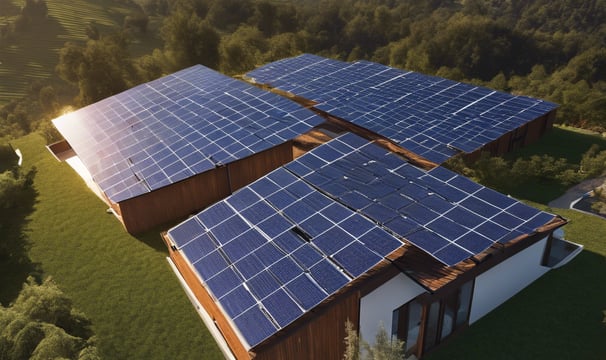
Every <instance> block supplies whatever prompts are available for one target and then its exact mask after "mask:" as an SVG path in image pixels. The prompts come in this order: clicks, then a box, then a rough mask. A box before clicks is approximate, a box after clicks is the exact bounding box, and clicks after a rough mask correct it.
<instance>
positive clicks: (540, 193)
mask: <svg viewBox="0 0 606 360" xmlns="http://www.w3.org/2000/svg"><path fill="white" fill-rule="evenodd" d="M593 144H596V145H598V146H599V147H600V149H601V150H605V149H606V138H604V137H602V136H601V135H598V134H594V133H589V132H582V131H579V130H574V129H572V128H569V127H555V128H553V129H552V130H551V131H550V132H549V133H547V134H545V135H544V136H543V137H542V138H541V139H540V140H539V141H538V142H536V143H535V144H532V145H530V146H527V147H524V148H521V149H519V150H518V151H516V152H513V153H511V154H508V155H507V156H506V159H508V160H512V161H513V160H515V159H516V158H518V157H524V158H528V157H530V156H531V155H543V154H545V155H550V156H552V157H554V158H556V159H559V158H565V159H566V160H567V161H568V163H570V164H579V163H580V162H581V158H582V156H583V154H584V153H585V152H587V150H589V148H591V146H592V145H593ZM567 189H568V186H567V185H563V184H561V183H559V182H555V181H553V182H533V181H527V182H526V184H524V185H523V186H518V187H517V188H515V189H508V190H507V191H503V192H506V193H508V194H510V195H512V196H514V197H516V198H518V199H526V200H530V201H535V202H538V203H542V204H547V203H548V202H549V201H551V200H553V199H556V198H558V197H559V196H561V195H562V194H564V192H566V190H567ZM497 190H498V189H497Z"/></svg>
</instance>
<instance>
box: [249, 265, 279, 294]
mask: <svg viewBox="0 0 606 360" xmlns="http://www.w3.org/2000/svg"><path fill="white" fill-rule="evenodd" d="M246 284H247V285H248V288H249V289H250V291H251V292H252V293H253V294H254V295H255V296H256V297H257V298H258V299H263V298H265V297H266V296H267V295H269V294H271V293H272V292H274V291H276V289H278V288H280V286H281V284H280V282H279V281H278V279H276V277H275V276H274V275H273V274H272V273H270V272H269V271H267V270H263V271H260V272H259V273H258V274H257V275H256V276H254V277H252V278H250V279H249V280H248V281H247V282H246Z"/></svg>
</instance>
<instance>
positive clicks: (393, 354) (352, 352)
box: [343, 320, 405, 360]
mask: <svg viewBox="0 0 606 360" xmlns="http://www.w3.org/2000/svg"><path fill="white" fill-rule="evenodd" d="M345 333H346V335H345V340H344V341H345V353H344V354H343V359H344V360H359V359H364V360H402V359H404V355H405V349H404V342H403V341H402V340H399V339H389V336H388V335H387V331H386V330H385V326H384V325H383V323H380V324H379V329H378V331H377V334H376V336H375V341H374V344H369V343H368V342H366V341H364V339H361V338H360V337H358V334H357V331H356V329H354V327H353V324H352V323H351V322H350V321H349V320H347V321H346V322H345Z"/></svg>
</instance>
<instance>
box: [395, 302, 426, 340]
mask: <svg viewBox="0 0 606 360" xmlns="http://www.w3.org/2000/svg"><path fill="white" fill-rule="evenodd" d="M422 313H423V305H422V304H421V303H420V302H418V301H417V300H412V301H411V302H409V303H407V304H404V305H402V306H401V307H399V308H398V309H396V310H394V311H393V314H392V322H391V324H392V326H391V335H392V338H398V339H400V340H403V341H405V342H406V345H405V346H406V351H411V350H413V349H414V348H415V347H416V345H417V341H418V339H419V331H420V329H421V317H422Z"/></svg>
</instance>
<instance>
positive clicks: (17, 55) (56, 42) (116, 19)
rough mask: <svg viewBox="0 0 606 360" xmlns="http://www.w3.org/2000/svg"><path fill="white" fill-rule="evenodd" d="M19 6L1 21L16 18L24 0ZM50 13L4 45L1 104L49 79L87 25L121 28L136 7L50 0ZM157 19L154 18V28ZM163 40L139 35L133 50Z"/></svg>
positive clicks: (0, 48) (96, 0)
mask: <svg viewBox="0 0 606 360" xmlns="http://www.w3.org/2000/svg"><path fill="white" fill-rule="evenodd" d="M12 3H13V4H14V5H15V7H12V8H9V7H6V8H4V7H3V8H2V9H0V25H1V24H6V23H9V22H12V21H14V19H15V15H14V12H15V11H17V12H18V9H19V8H20V6H21V5H22V3H23V1H22V0H12ZM47 5H48V17H47V18H46V19H41V20H40V21H39V22H38V23H36V24H34V25H33V26H32V27H31V28H30V29H29V30H27V31H26V32H23V33H18V34H15V35H14V36H12V38H11V40H10V41H9V43H8V44H5V45H0V106H1V105H3V104H6V103H7V102H9V101H10V100H12V99H16V98H19V97H21V96H22V95H23V94H25V93H26V91H27V88H28V86H30V84H31V83H32V82H33V81H36V80H43V79H48V78H51V77H53V76H56V74H55V67H56V65H57V63H58V61H59V50H60V49H61V48H62V47H63V45H64V44H65V43H66V42H68V41H71V42H76V43H81V44H83V43H84V42H85V41H86V39H87V38H86V33H85V28H86V26H87V25H88V24H90V23H91V22H94V23H95V24H96V26H97V28H98V29H99V30H100V32H101V33H102V34H104V33H109V32H112V31H115V30H117V29H119V28H120V27H121V26H122V23H123V21H124V17H125V16H126V15H128V14H129V13H130V12H131V11H133V9H134V8H133V7H131V6H129V5H126V4H125V3H123V2H117V1H113V0H88V1H82V0H79V1H72V0H52V1H47ZM155 23H156V22H154V21H151V24H150V27H152V28H153V26H154V24H155ZM159 46H160V43H159V40H158V39H157V37H156V36H155V35H154V32H153V31H150V32H149V33H148V34H145V35H139V34H138V35H137V36H136V38H135V39H134V42H133V46H132V47H131V51H132V53H133V54H135V55H138V54H143V53H146V52H151V49H153V48H154V47H159Z"/></svg>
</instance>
